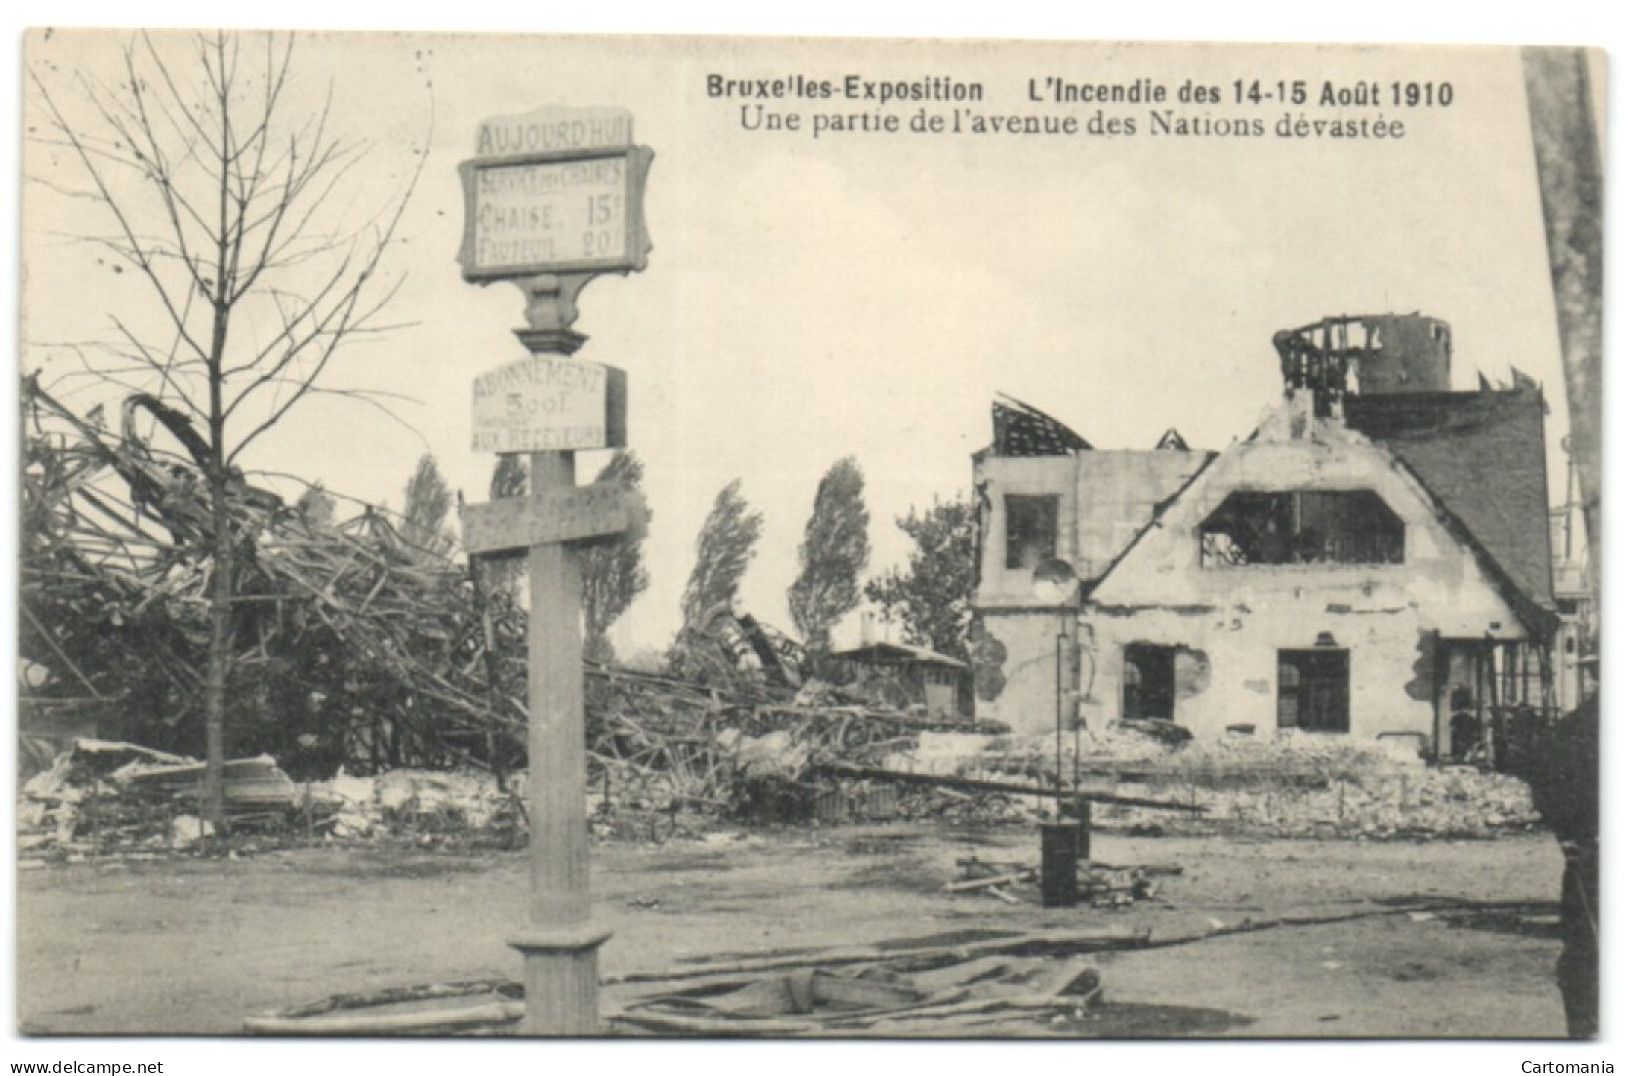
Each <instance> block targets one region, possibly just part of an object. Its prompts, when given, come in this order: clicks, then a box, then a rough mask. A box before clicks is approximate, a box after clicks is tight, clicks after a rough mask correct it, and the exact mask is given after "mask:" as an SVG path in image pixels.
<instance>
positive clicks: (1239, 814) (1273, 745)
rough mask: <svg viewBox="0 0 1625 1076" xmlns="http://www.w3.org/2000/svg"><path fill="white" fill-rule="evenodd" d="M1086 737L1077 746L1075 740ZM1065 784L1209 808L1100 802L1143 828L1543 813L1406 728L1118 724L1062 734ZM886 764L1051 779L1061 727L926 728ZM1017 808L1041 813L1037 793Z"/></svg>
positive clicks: (1413, 823)
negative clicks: (1321, 732) (1211, 735)
mask: <svg viewBox="0 0 1625 1076" xmlns="http://www.w3.org/2000/svg"><path fill="white" fill-rule="evenodd" d="M1074 744H1076V747H1074ZM1060 748H1061V754H1060V758H1059V768H1060V777H1061V783H1062V785H1063V786H1069V785H1070V783H1071V782H1072V780H1073V776H1074V774H1076V776H1077V780H1078V787H1079V788H1080V789H1081V790H1082V792H1083V794H1084V795H1088V794H1089V793H1091V792H1096V793H1111V794H1118V795H1128V796H1138V797H1149V798H1162V799H1166V800H1173V801H1179V802H1185V803H1190V804H1192V805H1195V806H1199V807H1203V808H1206V814H1205V815H1203V816H1202V817H1201V818H1199V819H1198V818H1170V817H1169V816H1168V815H1167V813H1166V812H1160V811H1148V810H1145V809H1142V808H1138V807H1132V806H1115V805H1110V804H1097V806H1096V811H1095V815H1094V819H1095V821H1096V823H1097V824H1103V825H1106V826H1121V827H1124V828H1129V829H1137V830H1140V831H1144V832H1153V833H1155V832H1169V831H1171V830H1185V831H1205V830H1211V829H1213V828H1215V827H1219V828H1226V829H1244V830H1249V831H1264V832H1268V833H1272V834H1276V835H1281V836H1333V837H1395V836H1437V837H1485V836H1491V835H1493V834H1494V833H1496V832H1497V831H1500V830H1503V829H1509V828H1521V827H1527V826H1529V825H1532V824H1534V823H1536V822H1537V821H1538V818H1537V816H1536V815H1535V812H1534V807H1533V804H1532V802H1531V800H1530V796H1529V791H1528V787H1527V786H1526V785H1525V784H1524V783H1523V782H1522V781H1519V780H1517V779H1516V778H1513V777H1509V776H1506V775H1504V774H1499V773H1493V772H1484V771H1482V770H1480V769H1479V768H1477V767H1473V766H1446V767H1432V766H1429V765H1428V764H1427V763H1426V761H1425V760H1424V759H1422V758H1421V757H1420V756H1419V755H1418V753H1417V751H1416V746H1415V744H1414V743H1413V742H1411V741H1408V740H1404V739H1379V740H1374V741H1364V742H1361V741H1350V740H1347V739H1344V738H1339V737H1331V736H1317V735H1313V734H1308V733H1301V732H1297V731H1295V730H1287V731H1284V732H1282V733H1280V734H1277V735H1272V736H1263V737H1258V736H1227V737H1224V738H1222V739H1216V740H1200V741H1199V740H1190V741H1186V742H1171V741H1170V740H1169V739H1168V738H1166V737H1163V736H1160V735H1158V734H1156V733H1151V734H1147V733H1144V732H1141V731H1138V730H1135V729H1133V728H1129V727H1125V726H1121V725H1112V726H1108V727H1106V728H1103V729H1099V730H1079V732H1078V735H1077V736H1076V737H1075V738H1074V737H1073V736H1072V735H1070V734H1066V735H1063V736H1062V739H1061V745H1060ZM884 765H885V766H886V767H887V768H888V769H892V770H897V771H902V772H908V773H933V774H944V775H956V776H962V777H973V778H990V779H994V780H1019V781H1025V782H1027V783H1029V784H1034V785H1042V786H1046V787H1047V786H1051V785H1053V784H1054V783H1055V780H1056V769H1057V758H1056V741H1055V737H1054V735H1053V734H1039V735H1029V736H1008V735H992V736H990V735H968V734H964V733H952V732H942V733H923V734H921V736H920V737H919V739H918V742H917V743H916V744H915V745H913V746H911V747H908V748H905V749H900V750H898V751H895V752H893V753H891V754H890V755H888V757H887V759H886V761H885V763H884ZM1012 807H1013V809H1014V810H1017V811H1019V810H1022V809H1023V808H1025V810H1027V811H1039V812H1042V811H1043V810H1044V808H1042V807H1036V806H1034V805H1032V804H1031V803H1030V802H1026V803H1025V804H1023V803H1016V804H1013V805H1012Z"/></svg>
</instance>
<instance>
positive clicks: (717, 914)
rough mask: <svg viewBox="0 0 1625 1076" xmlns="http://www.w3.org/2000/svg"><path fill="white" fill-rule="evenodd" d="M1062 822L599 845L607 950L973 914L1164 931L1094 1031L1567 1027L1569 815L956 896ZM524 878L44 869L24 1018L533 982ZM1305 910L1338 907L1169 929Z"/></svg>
mask: <svg viewBox="0 0 1625 1076" xmlns="http://www.w3.org/2000/svg"><path fill="white" fill-rule="evenodd" d="M1037 843H1038V842H1037V834H1036V833H1035V832H1033V830H1032V829H1031V828H1029V827H1015V828H993V829H963V830H953V829H944V828H940V827H928V826H885V827H863V828H857V827H852V828H836V829H814V830H783V831H775V832H766V833H763V832H758V833H754V834H750V835H737V834H718V835H716V836H714V837H713V838H711V839H709V840H708V841H705V842H691V841H690V842H675V843H671V844H667V845H663V846H648V845H632V844H603V845H598V846H596V847H595V848H594V850H593V870H594V886H595V893H596V901H597V908H598V912H599V916H600V918H601V920H602V922H603V924H604V925H605V926H608V927H609V928H611V929H612V930H613V931H614V936H613V938H612V939H611V940H610V942H609V943H608V944H607V945H606V946H605V948H604V949H603V951H602V965H601V970H602V973H603V974H604V975H605V976H606V977H615V976H619V975H623V974H626V973H629V972H646V971H662V970H671V969H674V968H677V967H678V966H680V965H681V964H682V963H683V962H684V961H692V960H694V959H697V958H716V957H719V956H726V955H729V954H732V955H734V956H737V957H741V958H743V957H745V956H748V955H750V954H757V953H765V952H774V951H783V950H791V949H803V948H808V947H820V946H840V945H850V944H854V943H867V942H877V941H883V940H886V939H899V938H919V937H924V936H929V935H933V934H945V933H954V932H964V931H977V930H1017V931H1020V930H1035V931H1036V930H1043V931H1056V930H1062V929H1065V928H1067V927H1079V928H1082V929H1090V930H1098V929H1101V928H1142V929H1149V930H1151V931H1152V939H1153V947H1151V948H1148V949H1144V950H1135V951H1129V952H1118V953H1106V954H1101V956H1100V957H1099V960H1098V963H1099V966H1100V969H1101V972H1102V975H1103V977H1104V980H1105V986H1106V996H1107V998H1108V1001H1109V1005H1108V1008H1107V1010H1106V1011H1105V1013H1104V1015H1103V1017H1102V1018H1101V1019H1100V1020H1099V1021H1098V1022H1097V1023H1096V1024H1095V1025H1093V1026H1092V1027H1090V1028H1085V1029H1084V1030H1083V1031H1082V1032H1081V1033H1083V1034H1099V1035H1110V1036H1120V1035H1127V1036H1133V1037H1162V1036H1201V1037H1216V1036H1263V1037H1303V1036H1337V1037H1384V1038H1387V1037H1410V1036H1422V1037H1430V1038H1432V1037H1464V1038H1498V1037H1504V1038H1561V1037H1563V1035H1564V1024H1563V1015H1562V1008H1561V1004H1560V1001H1559V998H1558V994H1557V991H1556V988H1555V986H1554V985H1553V980H1552V969H1553V965H1554V962H1555V961H1556V959H1557V954H1558V941H1557V903H1556V900H1557V895H1558V889H1559V873H1560V869H1561V860H1560V857H1559V855H1558V851H1557V847H1556V843H1555V842H1554V841H1553V840H1552V839H1551V838H1550V837H1549V836H1545V835H1541V834H1528V835H1523V836H1513V837H1506V838H1502V839H1499V840H1495V841H1460V842H1456V841H1432V842H1420V843H1413V842H1392V843H1358V842H1348V841H1324V842H1322V841H1307V840H1279V839H1276V840H1263V841H1255V840H1242V839H1237V838H1226V837H1200V838H1198V837H1170V838H1160V839H1152V838H1134V837H1128V836H1120V835H1114V834H1110V833H1106V834H1099V833H1097V834H1096V836H1095V842H1094V854H1095V856H1096V858H1097V859H1100V860H1104V861H1106V862H1109V863H1114V864H1134V863H1177V864H1180V865H1182V866H1183V867H1184V868H1185V870H1184V873H1183V874H1182V875H1180V876H1178V877H1174V878H1170V879H1167V880H1166V881H1165V883H1164V886H1163V889H1162V891H1161V892H1160V893H1159V894H1158V899H1156V900H1154V901H1148V902H1141V903H1139V904H1136V905H1135V906H1133V907H1132V908H1127V909H1121V910H1114V911H1105V910H1093V909H1088V908H1078V909H1066V910H1048V911H1046V910H1044V909H1043V908H1040V907H1039V906H1038V905H1037V903H1036V894H1035V893H1032V892H1029V893H1027V894H1026V898H1027V902H1026V903H1023V904H1022V905H1020V906H1009V905H1005V904H1002V903H999V902H998V901H996V900H994V899H992V898H989V897H986V896H975V895H952V894H948V893H945V892H943V891H942V884H943V883H944V882H945V881H947V880H949V879H950V878H952V877H955V876H956V872H955V867H954V860H955V859H956V858H957V857H961V856H965V855H969V854H975V855H979V856H981V857H983V858H986V859H995V860H1010V859H1019V860H1027V861H1036V858H1037ZM525 878H526V873H525V870H524V861H523V857H522V855H521V854H519V853H494V852H481V853H468V852H444V851H422V850H418V849H415V848H412V847H409V846H403V845H400V844H391V845H366V844H360V845H349V846H344V847H333V846H328V847H315V848H308V849H296V850H290V851H284V852H277V853H270V854H264V855H258V856H252V857H244V858H240V859H235V860H207V859H192V858H179V859H171V860H160V861H140V862H124V863H100V864H97V863H86V864H79V865H70V866H58V867H51V868H48V869H44V870H36V871H28V872H24V873H22V874H20V875H19V880H18V889H19V893H18V906H17V916H18V979H17V985H18V996H19V1010H20V1011H19V1023H20V1028H21V1030H22V1031H23V1032H24V1033H25V1034H68V1035H77V1034H87V1033H102V1034H105V1033H115V1032H117V1033H167V1034H232V1033H235V1032H237V1031H239V1030H240V1028H241V1022H242V1020H243V1017H244V1016H246V1015H249V1014H253V1013H261V1012H266V1011H270V1010H274V1009H278V1008H280V1007H284V1006H288V1005H291V1004H295V1003H298V1002H304V1001H308V1000H311V999H314V998H318V997H323V996H326V995H328V994H332V993H338V992H348V991H363V990H372V989H378V988H383V987H388V986H403V985H408V984H414V983H429V982H444V981H453V980H463V979H482V978H491V977H504V976H507V977H516V976H517V974H518V957H517V956H516V955H515V954H514V953H513V952H512V951H511V950H510V949H508V948H507V947H506V945H505V944H504V939H505V938H506V937H507V936H508V935H509V934H510V933H511V932H512V930H513V928H514V927H515V926H516V925H517V924H518V923H519V922H520V919H521V908H522V906H523V899H524V889H523V887H524V884H525ZM1304 917H1307V918H1313V919H1316V920H1327V921H1326V922H1318V923H1316V924H1314V925H1280V926H1275V927H1273V928H1271V929H1263V930H1256V931H1248V932H1245V933H1234V934H1228V935H1225V936H1218V937H1208V938H1204V939H1201V940H1195V941H1190V942H1188V943H1184V944H1158V943H1160V942H1165V941H1169V940H1171V939H1177V938H1182V937H1190V936H1194V935H1199V934H1203V933H1206V932H1209V931H1211V930H1213V929H1214V928H1215V927H1216V925H1219V924H1222V925H1223V926H1226V927H1234V926H1237V925H1240V924H1243V923H1247V922H1251V923H1254V924H1257V923H1261V922H1265V921H1271V920H1277V919H1280V918H1304ZM627 989H628V988H626V987H618V988H610V989H608V990H606V999H610V1000H613V999H615V998H617V997H619V998H621V999H622V1000H624V999H625V997H626V994H625V991H626V990H627ZM643 989H645V990H646V989H647V988H643ZM1009 1031H1010V1033H1011V1034H1032V1033H1035V1029H1033V1028H1031V1027H1028V1026H1024V1025H1020V1024H1012V1026H1011V1027H1010V1029H1009Z"/></svg>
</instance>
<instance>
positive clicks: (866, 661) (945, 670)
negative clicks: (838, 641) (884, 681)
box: [831, 643, 969, 719]
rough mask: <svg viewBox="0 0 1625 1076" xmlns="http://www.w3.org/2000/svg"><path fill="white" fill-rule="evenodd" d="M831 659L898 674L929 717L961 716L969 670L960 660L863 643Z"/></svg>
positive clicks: (891, 645)
mask: <svg viewBox="0 0 1625 1076" xmlns="http://www.w3.org/2000/svg"><path fill="white" fill-rule="evenodd" d="M831 656H832V657H835V658H838V659H840V660H841V661H850V662H852V663H853V664H854V665H865V666H869V667H871V668H884V669H892V670H895V671H896V672H898V673H899V674H901V675H902V677H903V678H904V679H905V680H907V681H908V683H909V684H910V685H911V686H912V687H913V688H914V689H915V691H916V692H917V695H916V697H917V698H919V699H920V700H921V701H923V702H924V703H925V711H926V713H928V714H931V715H933V716H935V717H943V718H949V719H952V718H956V717H958V716H959V714H960V712H961V711H960V707H961V705H962V699H963V698H964V696H963V692H962V685H963V684H964V682H965V677H966V674H967V671H968V669H969V666H967V665H966V664H965V663H964V662H963V661H960V660H959V659H957V658H951V657H949V656H948V655H946V654H939V653H937V652H936V651H935V650H927V649H926V648H925V647H923V646H909V645H907V644H905V643H864V644H863V645H862V646H857V647H853V648H852V649H850V650H839V651H836V652H835V653H834V654H832V655H831Z"/></svg>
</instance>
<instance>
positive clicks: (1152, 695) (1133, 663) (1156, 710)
mask: <svg viewBox="0 0 1625 1076" xmlns="http://www.w3.org/2000/svg"><path fill="white" fill-rule="evenodd" d="M1177 652H1178V648H1177V647H1173V646H1156V645H1154V644H1152V643H1131V644H1129V645H1128V646H1125V647H1124V648H1123V718H1124V719H1125V720H1127V721H1139V720H1142V719H1145V718H1151V717H1155V718H1161V719H1162V720H1164V721H1172V720H1173V719H1174V693H1175V687H1174V655H1175V654H1176V653H1177Z"/></svg>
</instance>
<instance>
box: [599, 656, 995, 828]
mask: <svg viewBox="0 0 1625 1076" xmlns="http://www.w3.org/2000/svg"><path fill="white" fill-rule="evenodd" d="M587 713H588V726H589V738H590V741H591V742H590V744H589V747H588V754H587V758H588V783H589V788H590V789H591V790H592V792H593V793H594V794H595V801H596V802H597V804H598V813H599V815H600V816H601V817H603V816H609V815H613V816H623V817H624V816H627V815H628V814H629V813H630V814H633V815H635V814H636V813H638V812H642V813H644V814H645V815H667V816H675V815H678V814H680V813H682V812H685V811H689V812H696V813H699V814H706V815H714V816H718V817H723V818H728V819H732V820H737V821H744V822H751V823H775V822H802V821H810V820H823V821H831V822H834V821H848V820H863V819H918V818H943V819H945V820H954V821H971V820H981V819H984V818H990V817H1002V816H1003V814H1004V813H1005V806H1004V804H1003V802H1002V801H1004V800H1007V799H1008V797H1001V796H986V795H982V796H978V795H967V794H964V793H955V792H948V791H942V792H937V791H911V792H908V793H900V792H897V791H895V790H892V789H889V788H883V787H879V786H875V785H871V784H869V783H865V782H846V781H841V780H839V779H837V778H835V777H832V776H831V775H830V773H829V772H828V770H829V767H830V766H831V765H832V764H835V763H844V764H847V765H858V766H876V767H878V766H882V765H883V764H884V763H885V761H886V760H887V759H889V758H895V757H896V756H898V755H899V754H900V753H905V754H906V753H908V752H911V751H913V750H915V749H917V748H918V747H919V746H920V744H921V743H922V741H924V742H927V743H930V742H934V741H933V740H932V738H933V737H939V738H940V737H944V736H953V735H959V736H963V735H964V734H963V733H951V732H950V731H949V730H952V729H955V728H963V726H954V725H952V724H947V723H944V722H942V721H940V720H938V719H935V718H931V717H929V716H927V715H925V714H924V713H923V712H920V711H916V710H904V709H893V708H878V707H875V706H873V705H872V704H870V703H869V702H867V701H866V700H864V699H862V698H861V697H858V696H855V695H852V694H848V693H843V692H841V691H839V690H837V689H835V688H833V687H831V686H829V685H827V684H809V685H807V686H806V687H803V688H802V689H801V690H800V691H799V692H796V693H795V694H793V695H792V694H790V693H788V692H784V691H780V690H777V689H774V688H772V687H770V686H768V685H755V686H745V687H736V688H735V689H733V690H731V691H728V692H723V691H721V690H719V689H718V688H716V687H713V686H708V685H705V684H701V683H696V682H693V681H689V680H681V679H676V678H673V677H668V676H660V675H656V674H651V673H640V672H633V671H631V670H624V669H611V668H607V667H602V666H599V667H593V668H591V669H590V670H589V680H588V693H587ZM982 727H983V728H984V729H987V728H989V726H986V725H984V726H982ZM986 735H987V734H986V732H983V733H982V734H980V735H975V734H973V735H970V736H969V737H967V738H969V739H973V740H983V739H986Z"/></svg>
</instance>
